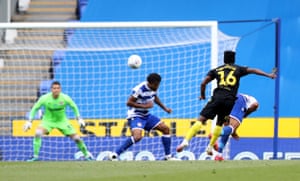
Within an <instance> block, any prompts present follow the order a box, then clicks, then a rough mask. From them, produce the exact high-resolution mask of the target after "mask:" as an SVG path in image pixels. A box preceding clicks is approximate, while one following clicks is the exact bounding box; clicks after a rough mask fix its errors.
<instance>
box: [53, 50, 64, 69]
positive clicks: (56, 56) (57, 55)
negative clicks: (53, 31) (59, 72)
mask: <svg viewBox="0 0 300 181" xmlns="http://www.w3.org/2000/svg"><path fill="white" fill-rule="evenodd" d="M64 57H65V52H64V51H61V50H57V51H55V52H54V53H53V56H52V63H53V64H52V65H53V67H55V66H58V65H59V64H60V62H62V61H63V59H64Z"/></svg>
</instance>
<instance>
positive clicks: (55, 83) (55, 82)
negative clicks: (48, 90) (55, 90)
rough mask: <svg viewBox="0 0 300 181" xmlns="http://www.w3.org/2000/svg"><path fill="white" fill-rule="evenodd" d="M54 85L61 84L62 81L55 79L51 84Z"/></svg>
mask: <svg viewBox="0 0 300 181" xmlns="http://www.w3.org/2000/svg"><path fill="white" fill-rule="evenodd" d="M54 85H59V86H60V82H58V81H53V82H52V84H51V87H53V86H54Z"/></svg>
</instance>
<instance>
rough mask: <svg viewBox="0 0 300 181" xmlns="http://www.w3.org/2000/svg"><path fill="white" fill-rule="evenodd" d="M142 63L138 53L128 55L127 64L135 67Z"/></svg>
mask: <svg viewBox="0 0 300 181" xmlns="http://www.w3.org/2000/svg"><path fill="white" fill-rule="evenodd" d="M141 65H142V58H141V57H140V56H139V55H130V57H129V58H128V66H129V67H130V68H133V69H137V68H139V67H140V66H141Z"/></svg>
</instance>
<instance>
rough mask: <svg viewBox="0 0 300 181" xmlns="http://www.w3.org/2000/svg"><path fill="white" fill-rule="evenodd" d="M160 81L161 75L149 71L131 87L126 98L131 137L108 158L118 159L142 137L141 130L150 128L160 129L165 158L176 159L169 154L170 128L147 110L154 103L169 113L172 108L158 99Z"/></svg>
mask: <svg viewBox="0 0 300 181" xmlns="http://www.w3.org/2000/svg"><path fill="white" fill-rule="evenodd" d="M160 82H161V76H160V75H159V74H157V73H151V74H149V75H148V76H147V81H145V82H142V83H140V84H138V85H137V86H136V87H134V88H133V90H132V94H131V95H130V97H129V98H128V101H127V106H128V107H129V110H128V112H127V119H128V121H129V125H130V128H131V135H132V136H131V137H130V138H128V139H127V140H126V141H125V142H124V143H123V144H122V145H121V146H120V147H118V148H117V150H116V152H115V153H112V154H110V155H109V159H110V160H116V159H118V156H119V155H120V154H121V153H123V152H124V151H126V150H127V149H128V148H129V147H130V146H132V145H133V144H135V143H137V142H139V141H140V140H141V139H142V132H143V130H146V131H150V130H152V129H155V130H158V131H160V132H161V133H162V134H163V135H162V144H163V147H164V151H165V160H176V158H173V157H172V156H171V150H170V148H171V135H170V128H169V127H168V126H167V125H166V124H165V123H164V122H162V121H161V120H160V118H158V117H156V116H155V115H152V114H151V113H150V112H149V109H151V108H152V107H153V106H154V103H155V104H157V105H159V106H160V107H161V108H162V109H163V110H164V111H165V112H167V113H171V112H172V110H171V109H170V108H168V107H166V106H165V105H164V104H163V103H162V102H161V101H160V99H159V97H158V95H157V90H158V88H159V85H160Z"/></svg>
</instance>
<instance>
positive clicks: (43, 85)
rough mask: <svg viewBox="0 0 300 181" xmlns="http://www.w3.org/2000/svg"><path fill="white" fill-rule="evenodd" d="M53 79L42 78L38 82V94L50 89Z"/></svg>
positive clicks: (40, 94)
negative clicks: (39, 82)
mask: <svg viewBox="0 0 300 181" xmlns="http://www.w3.org/2000/svg"><path fill="white" fill-rule="evenodd" d="M52 82H53V80H43V81H42V82H41V84H40V89H39V96H42V95H44V94H46V93H48V92H50V90H51V84H52Z"/></svg>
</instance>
